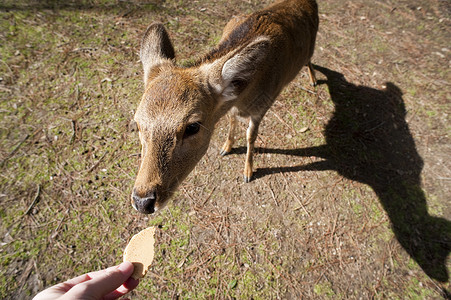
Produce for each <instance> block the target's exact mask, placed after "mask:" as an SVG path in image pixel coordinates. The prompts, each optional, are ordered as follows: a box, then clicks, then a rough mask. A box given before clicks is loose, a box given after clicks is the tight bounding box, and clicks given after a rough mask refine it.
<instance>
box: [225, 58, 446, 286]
mask: <svg viewBox="0 0 451 300" xmlns="http://www.w3.org/2000/svg"><path fill="white" fill-rule="evenodd" d="M315 68H316V70H318V71H320V72H322V73H323V74H324V75H325V76H326V77H327V80H326V81H322V82H319V83H320V84H327V85H328V88H329V92H330V96H331V99H332V101H333V102H334V104H335V112H334V114H333V116H332V118H331V119H330V120H329V122H328V124H327V126H326V128H325V137H326V144H325V145H322V146H319V147H312V148H304V149H293V150H283V149H268V148H259V149H256V151H257V152H259V153H276V154H285V155H295V156H316V157H321V158H323V159H324V160H322V161H319V162H314V163H311V164H308V165H301V166H293V167H279V168H277V167H276V168H261V169H258V170H257V171H256V173H255V177H254V179H256V178H259V177H263V176H265V175H267V174H272V173H279V172H297V171H305V170H312V171H320V170H335V171H337V172H338V173H340V174H341V175H342V176H344V177H346V178H349V179H351V180H356V181H359V182H361V183H364V184H368V185H369V186H371V188H372V189H373V190H374V191H375V192H376V194H377V196H378V198H379V200H380V202H381V204H382V206H383V207H384V209H385V211H386V213H387V214H388V217H389V218H390V221H391V224H392V227H393V231H394V233H395V235H396V238H397V240H398V241H399V243H400V244H401V245H402V247H403V248H404V249H405V250H406V251H407V252H408V253H409V255H410V256H411V257H412V258H413V259H414V260H415V261H416V262H417V263H418V264H419V265H420V266H421V268H422V269H423V270H424V272H425V273H426V274H427V275H428V276H429V277H431V278H433V279H435V280H438V281H441V282H447V281H448V279H449V274H448V271H447V268H446V259H447V256H448V254H449V253H450V250H451V236H450V233H451V222H449V221H448V220H446V219H443V218H437V217H433V216H431V215H429V213H428V206H427V203H426V197H425V194H424V192H423V190H422V189H421V179H420V174H421V170H422V168H423V160H422V159H421V157H420V155H419V154H418V152H417V150H416V147H415V143H414V140H413V137H412V135H411V133H410V131H409V127H408V125H407V122H406V120H405V117H406V109H405V105H404V101H403V99H402V93H401V90H400V89H399V88H398V87H397V86H396V85H394V84H393V83H387V84H386V89H385V90H378V89H374V88H371V87H366V86H356V85H354V84H352V83H350V82H347V81H346V79H345V78H344V76H343V75H342V74H340V73H338V72H335V71H332V70H329V69H327V68H323V67H319V66H316V67H315ZM242 150H243V149H236V150H235V152H234V153H240V152H242ZM444 292H445V293H447V292H446V291H444Z"/></svg>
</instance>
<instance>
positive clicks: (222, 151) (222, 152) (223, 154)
mask: <svg viewBox="0 0 451 300" xmlns="http://www.w3.org/2000/svg"><path fill="white" fill-rule="evenodd" d="M229 153H230V151H227V150H221V152H219V154H221V156H226V155H227V154H229Z"/></svg>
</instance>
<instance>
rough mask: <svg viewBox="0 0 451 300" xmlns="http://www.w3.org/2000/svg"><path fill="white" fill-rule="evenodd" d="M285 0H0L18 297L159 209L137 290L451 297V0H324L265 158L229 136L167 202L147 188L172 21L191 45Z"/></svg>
mask: <svg viewBox="0 0 451 300" xmlns="http://www.w3.org/2000/svg"><path fill="white" fill-rule="evenodd" d="M270 2H271V1H267V0H264V1H255V0H246V1H245V0H243V1H238V0H229V1H223V0H215V1H213V0H208V1H176V0H167V1H157V0H155V1H146V0H132V1H123V0H85V1H75V0H71V1H57V0H53V1H51V0H47V1H32V0H30V1H23V0H16V1H10V0H4V1H1V2H0V59H1V61H0V116H1V118H0V137H1V139H0V168H1V170H0V217H1V224H0V241H1V245H0V262H1V268H0V283H1V284H0V298H2V299H26V298H31V296H33V295H34V294H36V293H37V292H38V291H40V290H42V289H43V288H45V287H47V286H50V285H52V284H55V283H57V282H60V281H62V280H66V279H69V278H71V277H74V276H76V275H79V274H82V273H84V272H88V271H93V270H97V269H101V268H105V267H107V266H111V265H114V264H117V263H119V262H120V261H121V260H122V258H121V257H122V253H123V249H124V247H125V245H126V244H127V242H128V240H129V239H130V237H131V236H132V235H133V234H135V233H137V232H138V231H140V230H141V229H143V228H145V227H147V226H150V225H154V226H158V230H157V233H156V239H157V243H156V248H157V252H156V255H155V261H154V265H153V266H152V268H151V270H150V272H149V274H148V275H147V276H146V277H145V278H144V279H142V281H141V283H140V285H139V287H138V288H137V289H136V290H135V291H133V292H132V294H131V299H329V298H330V299H443V298H449V297H450V295H451V294H450V293H451V284H450V278H449V276H450V268H451V260H450V256H449V253H450V250H451V222H450V220H451V205H450V199H451V197H450V195H451V184H450V183H451V163H450V157H451V140H450V133H451V122H450V119H449V114H450V112H451V107H450V102H451V87H450V85H451V74H450V66H451V44H450V41H451V19H450V18H451V4H450V2H449V1H443V0H429V1H419V0H413V1H412V0H409V1H407V0H400V1H395V0H385V1H369V0H356V1H339V0H329V1H319V10H320V30H319V33H318V39H317V44H316V50H315V55H314V57H313V63H314V65H315V69H316V73H317V77H318V79H319V85H318V86H317V87H315V88H312V87H310V86H309V84H308V76H307V71H306V70H302V71H301V72H300V73H299V75H298V77H297V78H296V79H295V80H294V81H293V82H292V83H291V84H290V85H289V86H287V87H286V89H285V90H284V91H283V92H282V94H281V95H280V96H279V98H278V101H277V102H276V104H275V105H274V106H273V107H272V108H271V110H270V111H269V112H268V113H267V116H266V117H265V119H264V121H263V122H262V125H261V128H260V132H259V137H258V139H257V143H256V147H257V153H256V155H255V178H254V180H253V181H251V182H250V183H247V184H246V183H244V182H243V180H242V175H241V174H242V168H243V164H244V153H245V148H244V146H245V143H244V135H245V130H246V127H245V124H241V125H240V131H239V133H238V136H237V137H238V138H239V139H238V142H237V143H236V148H234V150H233V152H232V153H231V154H230V155H227V156H225V157H222V156H220V155H219V151H220V148H221V146H222V143H223V141H224V138H225V135H226V131H227V120H226V118H224V120H221V121H220V122H219V123H218V125H217V128H216V132H215V134H214V136H213V139H212V141H211V144H210V148H209V150H208V152H207V154H206V155H205V156H204V158H203V159H202V160H201V162H200V163H199V164H198V166H197V167H196V168H195V170H194V171H193V172H192V174H191V175H190V176H189V177H188V179H187V180H186V181H185V182H184V183H183V184H182V186H181V187H180V189H179V191H178V193H177V195H176V196H175V197H174V200H173V201H172V202H171V203H170V204H169V205H168V207H167V208H166V209H165V210H163V211H161V212H159V213H157V214H155V215H151V216H144V215H140V214H139V213H137V212H136V211H135V210H134V209H133V208H132V207H131V206H130V202H129V197H130V196H129V195H130V193H131V189H132V187H133V183H134V178H135V176H136V173H137V170H138V165H139V153H140V145H139V141H138V134H137V132H136V130H135V127H134V126H133V122H132V119H133V114H134V111H135V109H136V107H137V104H138V101H139V99H140V96H141V94H142V91H143V84H142V81H141V79H142V70H141V64H140V62H139V58H138V55H137V52H138V51H139V43H140V38H141V35H142V33H143V31H144V30H145V28H146V27H147V25H148V24H149V23H151V22H152V21H161V22H163V23H164V24H165V25H166V27H167V29H168V31H169V32H170V35H171V38H172V40H173V42H174V45H175V49H176V56H177V59H178V63H179V64H181V65H185V64H189V63H190V62H192V61H193V60H194V59H196V58H198V57H200V56H201V54H202V53H206V52H207V50H208V49H209V48H211V47H212V46H213V45H215V44H216V43H217V42H218V40H219V38H220V36H221V31H222V28H223V26H224V25H225V24H226V22H227V21H228V20H229V19H230V18H231V17H232V16H233V15H238V14H242V13H250V12H252V11H255V10H256V9H258V8H261V7H263V6H265V5H267V4H268V3H270Z"/></svg>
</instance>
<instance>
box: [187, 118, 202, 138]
mask: <svg viewBox="0 0 451 300" xmlns="http://www.w3.org/2000/svg"><path fill="white" fill-rule="evenodd" d="M199 129H200V123H199V122H196V123H192V124H189V125H188V126H186V128H185V133H184V134H183V137H184V138H186V137H189V136H192V135H195V134H196V133H198V132H199Z"/></svg>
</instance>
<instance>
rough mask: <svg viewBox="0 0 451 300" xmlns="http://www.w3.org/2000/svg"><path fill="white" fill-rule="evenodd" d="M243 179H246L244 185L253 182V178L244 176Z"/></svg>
mask: <svg viewBox="0 0 451 300" xmlns="http://www.w3.org/2000/svg"><path fill="white" fill-rule="evenodd" d="M243 178H244V183H249V182H251V181H252V177H248V176H243Z"/></svg>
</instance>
